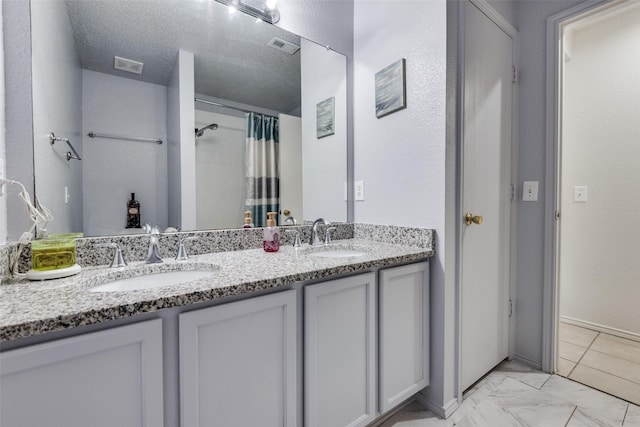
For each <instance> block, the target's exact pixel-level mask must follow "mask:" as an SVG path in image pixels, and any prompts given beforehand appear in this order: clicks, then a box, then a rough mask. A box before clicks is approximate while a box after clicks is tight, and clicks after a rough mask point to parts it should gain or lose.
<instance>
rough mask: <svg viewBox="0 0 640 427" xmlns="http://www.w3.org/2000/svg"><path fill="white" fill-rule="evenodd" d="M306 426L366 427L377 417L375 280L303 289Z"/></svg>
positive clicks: (360, 277) (368, 275) (368, 277)
mask: <svg viewBox="0 0 640 427" xmlns="http://www.w3.org/2000/svg"><path fill="white" fill-rule="evenodd" d="M304 298H305V300H304V302H305V306H304V328H305V335H304V372H305V375H304V380H305V390H304V401H305V404H304V416H305V422H304V425H305V427H364V426H366V425H368V424H369V423H370V422H371V421H373V420H374V419H375V417H376V393H375V391H376V363H377V362H376V348H377V345H376V335H377V333H376V332H377V331H376V278H375V274H374V273H365V274H360V275H357V276H353V277H347V278H344V279H336V280H330V281H328V282H323V283H318V284H316V285H312V286H307V287H306V288H305V289H304Z"/></svg>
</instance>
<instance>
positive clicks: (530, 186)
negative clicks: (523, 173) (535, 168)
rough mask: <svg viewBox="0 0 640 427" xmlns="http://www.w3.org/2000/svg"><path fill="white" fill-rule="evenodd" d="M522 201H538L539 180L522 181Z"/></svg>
mask: <svg viewBox="0 0 640 427" xmlns="http://www.w3.org/2000/svg"><path fill="white" fill-rule="evenodd" d="M522 201H524V202H537V201H538V181H524V182H523V183H522Z"/></svg>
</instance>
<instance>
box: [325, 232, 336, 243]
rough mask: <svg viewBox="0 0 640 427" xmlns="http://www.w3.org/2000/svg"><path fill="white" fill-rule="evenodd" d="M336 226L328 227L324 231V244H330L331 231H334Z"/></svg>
mask: <svg viewBox="0 0 640 427" xmlns="http://www.w3.org/2000/svg"><path fill="white" fill-rule="evenodd" d="M335 230H336V227H329V228H327V229H326V230H325V232H324V244H325V246H329V245H330V244H331V232H332V231H335Z"/></svg>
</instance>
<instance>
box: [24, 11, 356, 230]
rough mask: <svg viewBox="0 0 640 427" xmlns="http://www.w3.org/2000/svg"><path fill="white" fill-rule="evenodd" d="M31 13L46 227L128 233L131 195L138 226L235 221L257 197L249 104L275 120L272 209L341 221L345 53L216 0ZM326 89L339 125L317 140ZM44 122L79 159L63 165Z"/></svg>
mask: <svg viewBox="0 0 640 427" xmlns="http://www.w3.org/2000/svg"><path fill="white" fill-rule="evenodd" d="M31 19H32V25H31V38H32V55H33V58H32V67H33V69H32V80H33V125H34V141H33V144H34V166H35V183H36V184H35V185H36V192H37V194H38V197H39V198H40V199H41V200H42V201H43V203H44V204H45V205H46V206H48V207H50V208H51V209H52V210H53V212H54V215H55V221H53V222H52V223H50V224H49V229H48V231H49V232H72V231H73V232H78V231H82V232H84V234H85V236H100V235H114V234H123V233H131V232H139V231H140V230H137V229H133V230H132V229H125V220H126V202H127V200H128V199H129V197H130V194H131V193H135V194H136V199H137V200H138V201H139V202H140V214H141V222H142V223H145V222H146V223H151V224H157V225H158V226H160V227H161V228H166V227H169V226H171V227H176V228H180V229H182V230H194V229H199V230H201V229H218V228H238V227H241V226H242V223H243V213H244V211H245V210H246V209H247V205H248V204H250V202H249V201H250V200H253V199H252V198H251V197H249V196H248V195H247V181H248V179H247V177H248V175H247V170H246V164H247V157H246V156H247V144H248V142H247V141H248V135H247V115H248V114H249V113H256V114H259V115H265V116H267V117H274V118H277V127H278V132H277V133H278V138H279V139H278V142H277V144H276V145H277V150H276V152H277V157H278V159H277V160H278V162H277V176H276V177H271V178H277V182H278V187H279V190H278V191H277V192H275V193H270V194H272V195H273V194H276V196H272V197H277V199H278V200H277V203H278V205H279V207H280V210H281V211H284V210H287V211H289V212H290V213H291V215H292V216H294V217H295V218H296V219H297V220H298V222H302V221H304V220H313V219H315V218H317V217H321V216H322V217H324V218H327V219H328V220H330V221H346V219H347V204H346V201H345V198H344V188H345V183H346V180H347V159H346V154H347V142H346V141H347V137H346V135H347V129H346V126H347V116H346V114H347V110H346V102H347V100H346V93H347V87H346V58H345V57H344V55H341V54H339V53H337V52H334V51H331V50H329V49H327V48H325V47H323V46H320V45H318V44H316V43H313V42H310V41H308V40H305V39H302V38H300V37H299V36H296V35H295V34H292V33H289V32H287V31H284V30H282V29H281V28H279V27H276V26H274V25H270V24H267V23H265V22H256V19H255V18H252V17H249V16H247V15H244V14H242V13H235V14H230V13H229V9H228V7H227V6H225V5H222V4H220V3H217V2H213V1H207V2H203V1H200V0H179V1H178V0H147V1H135V2H134V1H123V2H120V1H109V0H66V1H64V2H62V1H49V0H31ZM330 97H335V106H334V108H335V134H334V135H330V136H328V137H324V138H322V139H318V138H317V136H316V106H317V104H318V103H319V102H321V101H323V100H326V99H327V98H330ZM194 130H195V131H194ZM51 132H55V134H56V135H57V136H60V137H63V138H68V139H69V141H70V142H71V143H72V144H73V145H74V147H76V149H77V151H78V153H79V156H80V157H81V158H82V160H81V161H73V162H68V161H67V160H66V158H65V155H66V151H68V150H63V148H64V147H63V146H62V145H61V144H57V145H53V146H52V145H51V144H50V143H49V141H48V135H49V134H50V133H51ZM89 133H94V136H95V137H94V138H91V137H89V136H88V134H89ZM107 135H109V136H115V138H106V137H105V136H107ZM159 140H162V141H166V143H164V144H157V143H153V142H155V141H159ZM63 151H64V152H63ZM283 219H284V217H281V220H283ZM256 223H259V222H256Z"/></svg>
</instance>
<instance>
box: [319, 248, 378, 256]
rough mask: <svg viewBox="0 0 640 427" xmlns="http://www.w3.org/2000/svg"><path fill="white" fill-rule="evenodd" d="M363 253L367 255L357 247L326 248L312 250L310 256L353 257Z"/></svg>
mask: <svg viewBox="0 0 640 427" xmlns="http://www.w3.org/2000/svg"><path fill="white" fill-rule="evenodd" d="M363 255H366V253H365V252H361V251H358V250H355V249H337V250H326V251H318V252H311V253H310V254H309V256H310V257H315V258H351V257H359V256H363Z"/></svg>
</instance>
